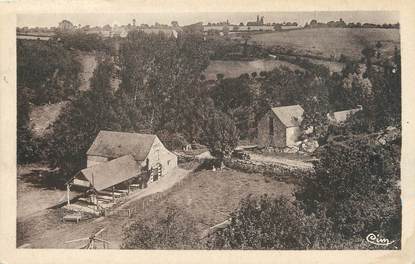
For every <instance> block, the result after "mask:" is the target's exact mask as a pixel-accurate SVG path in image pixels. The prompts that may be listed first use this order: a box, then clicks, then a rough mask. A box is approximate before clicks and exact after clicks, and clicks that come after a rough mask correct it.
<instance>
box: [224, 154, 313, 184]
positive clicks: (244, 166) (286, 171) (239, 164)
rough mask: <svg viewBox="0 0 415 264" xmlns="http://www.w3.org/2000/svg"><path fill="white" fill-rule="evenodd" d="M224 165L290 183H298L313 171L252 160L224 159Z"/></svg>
mask: <svg viewBox="0 0 415 264" xmlns="http://www.w3.org/2000/svg"><path fill="white" fill-rule="evenodd" d="M224 163H225V165H226V166H227V167H229V168H232V169H235V170H240V171H243V172H248V173H262V174H264V175H266V176H269V177H272V178H274V179H276V180H278V181H284V182H291V183H295V182H298V181H299V180H301V178H302V177H303V176H304V175H306V174H308V173H311V172H312V171H313V169H304V168H299V167H294V166H288V165H284V164H276V163H268V162H259V161H252V160H239V159H226V160H225V161H224Z"/></svg>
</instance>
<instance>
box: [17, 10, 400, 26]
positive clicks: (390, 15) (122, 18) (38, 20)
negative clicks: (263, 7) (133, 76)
mask: <svg viewBox="0 0 415 264" xmlns="http://www.w3.org/2000/svg"><path fill="white" fill-rule="evenodd" d="M257 15H259V16H264V22H265V23H268V22H270V23H272V22H276V23H278V22H297V23H299V24H300V25H304V24H305V23H306V22H309V21H310V20H312V19H316V20H317V21H319V22H328V21H335V20H339V18H342V19H343V20H344V21H345V22H346V23H349V22H361V23H374V24H383V23H397V22H398V21H399V13H398V12H396V11H336V12H332V11H317V12H249V13H248V12H232V13H230V12H209V13H208V12H206V13H202V12H192V13H190V12H189V13H121V14H120V13H100V14H87V13H84V14H73V13H72V14H18V16H17V26H18V27H24V26H28V27H51V26H57V25H58V23H59V22H60V21H62V20H63V19H67V20H69V21H71V22H72V23H73V24H74V25H78V24H81V25H82V26H84V25H90V26H103V25H106V24H109V25H114V24H117V25H127V24H128V23H131V24H132V20H133V19H134V18H135V19H136V21H137V22H136V24H137V25H140V24H149V25H153V24H154V23H155V22H158V23H160V24H168V25H170V22H171V21H174V20H175V21H178V22H179V25H189V24H193V23H197V22H203V23H204V24H206V23H208V22H220V21H226V20H229V22H230V23H231V24H239V23H240V22H243V23H246V22H247V21H255V20H256V16H257Z"/></svg>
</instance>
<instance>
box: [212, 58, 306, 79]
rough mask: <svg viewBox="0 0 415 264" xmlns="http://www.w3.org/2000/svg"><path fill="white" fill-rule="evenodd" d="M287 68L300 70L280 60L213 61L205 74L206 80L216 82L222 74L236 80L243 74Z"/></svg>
mask: <svg viewBox="0 0 415 264" xmlns="http://www.w3.org/2000/svg"><path fill="white" fill-rule="evenodd" d="M281 66H285V67H288V68H290V69H292V70H300V69H301V68H300V67H299V66H297V65H294V64H291V63H289V62H286V61H280V60H254V61H223V60H212V61H210V64H209V66H208V67H207V69H206V70H205V72H204V74H205V76H206V79H208V80H215V79H216V74H218V73H221V74H223V75H224V77H225V78H236V77H239V76H240V75H241V74H244V73H247V74H251V73H252V72H256V73H257V74H259V73H260V72H261V71H271V70H272V69H274V68H276V67H281Z"/></svg>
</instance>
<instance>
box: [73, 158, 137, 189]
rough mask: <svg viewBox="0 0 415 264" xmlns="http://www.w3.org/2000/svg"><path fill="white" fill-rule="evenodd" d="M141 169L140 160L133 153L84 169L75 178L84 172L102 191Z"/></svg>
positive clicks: (134, 174) (92, 183) (93, 184)
mask: <svg viewBox="0 0 415 264" xmlns="http://www.w3.org/2000/svg"><path fill="white" fill-rule="evenodd" d="M140 169H141V166H140V164H139V162H137V161H136V160H135V159H134V158H133V157H132V156H131V155H125V156H122V157H120V158H117V159H114V160H111V161H108V162H103V163H99V164H97V165H94V166H91V167H88V168H86V169H83V170H81V171H80V172H79V173H78V174H77V175H76V176H75V178H76V177H79V175H80V174H82V175H83V176H84V177H85V178H86V179H87V180H88V181H89V182H90V183H91V185H92V186H93V187H94V188H95V189H96V190H97V191H100V190H104V189H106V188H108V187H111V186H114V185H116V184H118V183H121V182H124V181H126V180H128V179H131V178H133V177H135V176H137V175H138V174H139V172H140Z"/></svg>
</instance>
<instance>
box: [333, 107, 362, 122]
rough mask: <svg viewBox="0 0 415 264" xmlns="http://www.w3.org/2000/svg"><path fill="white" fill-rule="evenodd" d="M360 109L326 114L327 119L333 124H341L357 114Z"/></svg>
mask: <svg viewBox="0 0 415 264" xmlns="http://www.w3.org/2000/svg"><path fill="white" fill-rule="evenodd" d="M360 110H361V109H360V108H356V109H349V110H344V111H337V112H332V113H328V114H327V118H328V119H329V121H331V122H334V123H342V122H345V121H346V120H347V119H348V118H349V117H350V116H352V115H354V114H355V113H356V112H359V111H360Z"/></svg>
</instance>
